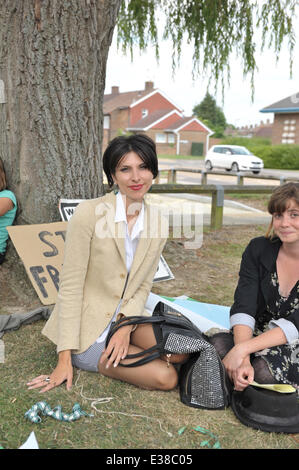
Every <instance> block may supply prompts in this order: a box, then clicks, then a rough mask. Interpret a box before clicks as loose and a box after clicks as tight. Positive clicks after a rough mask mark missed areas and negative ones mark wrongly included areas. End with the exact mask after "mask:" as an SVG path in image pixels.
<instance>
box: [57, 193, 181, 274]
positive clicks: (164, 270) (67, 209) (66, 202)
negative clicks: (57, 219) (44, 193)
mask: <svg viewBox="0 0 299 470" xmlns="http://www.w3.org/2000/svg"><path fill="white" fill-rule="evenodd" d="M82 201H83V199H60V201H59V212H60V216H61V218H62V220H63V221H65V222H68V221H69V220H70V218H71V217H72V215H73V213H74V210H75V209H76V207H77V205H78V204H79V203H80V202H82ZM170 279H174V275H173V274H172V272H171V270H170V268H169V266H168V264H167V263H166V261H165V259H164V258H163V256H162V255H161V257H160V261H159V265H158V269H157V272H156V274H155V277H154V282H160V281H169V280H170Z"/></svg>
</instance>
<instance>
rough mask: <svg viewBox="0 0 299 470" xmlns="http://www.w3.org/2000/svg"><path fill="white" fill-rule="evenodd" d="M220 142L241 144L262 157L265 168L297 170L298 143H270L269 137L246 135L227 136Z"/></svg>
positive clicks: (298, 163) (298, 159)
mask: <svg viewBox="0 0 299 470" xmlns="http://www.w3.org/2000/svg"><path fill="white" fill-rule="evenodd" d="M221 143H223V144H228V145H243V146H244V147H246V148H248V150H250V151H251V152H252V153H253V154H254V155H256V156H257V157H260V158H262V159H263V161H264V166H265V168H275V169H283V170H299V145H287V144H281V145H271V142H270V140H269V139H262V138H252V139H248V138H246V137H227V138H225V139H223V140H222V141H221Z"/></svg>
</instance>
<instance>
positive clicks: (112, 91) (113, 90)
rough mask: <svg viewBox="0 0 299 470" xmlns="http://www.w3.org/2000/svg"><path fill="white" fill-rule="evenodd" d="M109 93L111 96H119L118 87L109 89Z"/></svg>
mask: <svg viewBox="0 0 299 470" xmlns="http://www.w3.org/2000/svg"><path fill="white" fill-rule="evenodd" d="M111 93H112V95H118V94H119V87H118V86H113V87H111Z"/></svg>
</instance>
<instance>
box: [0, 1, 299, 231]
mask: <svg viewBox="0 0 299 470" xmlns="http://www.w3.org/2000/svg"><path fill="white" fill-rule="evenodd" d="M296 3H297V2H296V1H295V0H267V1H264V2H262V1H259V2H254V1H245V0H221V1H218V0H217V1H216V0H160V1H157V0H131V1H121V0H22V1H20V0H0V80H1V81H2V82H0V85H2V91H1V94H0V95H1V98H2V99H1V100H0V101H1V103H0V157H1V158H2V159H3V161H4V163H5V167H6V171H7V175H8V181H9V183H10V187H11V189H12V190H13V191H14V192H15V193H16V195H17V198H18V201H19V204H20V212H19V218H18V223H42V222H50V221H54V220H57V219H58V211H57V203H58V200H59V198H60V197H72V198H91V197H95V196H97V195H100V194H101V193H102V190H103V187H102V169H101V141H102V122H103V112H102V103H103V93H104V88H105V73H106V63H107V56H108V52H109V47H110V44H111V40H112V36H113V31H114V28H115V26H116V25H117V34H118V40H119V44H120V45H122V47H123V48H124V49H125V50H126V51H128V52H129V51H131V52H132V51H133V49H134V46H135V45H139V47H140V49H141V50H143V51H145V50H146V48H147V47H155V49H156V54H157V57H158V55H159V38H160V31H159V30H158V24H159V23H161V21H160V18H161V17H162V16H163V17H164V19H165V21H164V22H162V23H163V24H164V25H165V26H164V31H163V38H162V40H163V39H170V40H171V41H172V44H173V66H174V69H175V67H176V66H178V63H179V58H180V56H181V54H182V53H183V50H182V45H183V41H184V40H185V39H186V40H187V42H188V43H189V47H192V48H193V51H194V56H193V65H194V73H205V74H207V73H209V75H210V77H212V78H213V80H214V81H215V83H217V82H218V81H219V79H222V78H223V77H224V76H225V75H229V61H230V56H231V54H232V53H235V52H237V53H238V55H239V57H240V59H241V61H242V63H243V70H244V73H245V74H248V73H250V74H251V75H252V80H253V77H254V71H255V70H256V62H255V55H256V53H257V46H256V43H255V36H254V34H253V33H254V29H255V28H258V29H259V30H260V31H261V37H262V39H263V41H262V45H261V47H262V48H263V47H265V46H270V47H272V48H273V51H274V53H275V54H276V56H278V55H279V52H280V49H281V46H282V44H283V42H284V41H285V40H287V41H288V44H289V48H290V52H292V49H293V47H294V43H295V35H294V30H293V29H294V28H293V24H292V18H293V17H294V13H295V5H296ZM290 57H291V55H290ZM128 60H130V59H128ZM290 62H292V59H291V58H290Z"/></svg>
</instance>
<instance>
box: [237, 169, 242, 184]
mask: <svg viewBox="0 0 299 470" xmlns="http://www.w3.org/2000/svg"><path fill="white" fill-rule="evenodd" d="M237 185H238V186H244V176H243V175H242V174H241V173H240V172H239V171H238V172H237Z"/></svg>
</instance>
